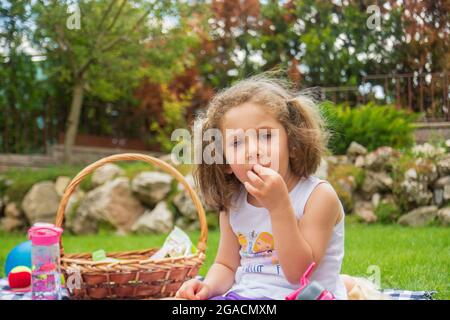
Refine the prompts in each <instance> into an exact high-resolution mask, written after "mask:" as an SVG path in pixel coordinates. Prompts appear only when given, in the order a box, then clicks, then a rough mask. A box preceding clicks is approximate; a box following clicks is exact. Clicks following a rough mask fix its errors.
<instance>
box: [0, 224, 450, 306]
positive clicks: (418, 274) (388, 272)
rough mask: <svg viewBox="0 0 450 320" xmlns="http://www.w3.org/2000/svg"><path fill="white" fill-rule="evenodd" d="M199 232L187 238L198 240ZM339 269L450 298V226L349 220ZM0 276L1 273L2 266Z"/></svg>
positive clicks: (90, 246) (112, 240) (91, 244)
mask: <svg viewBox="0 0 450 320" xmlns="http://www.w3.org/2000/svg"><path fill="white" fill-rule="evenodd" d="M197 235H198V234H197V233H195V232H194V233H192V234H191V239H193V240H196V239H197ZM164 238H165V236H161V235H153V236H149V235H130V236H126V237H123V236H116V235H112V234H111V233H108V232H101V233H100V234H98V235H90V236H69V235H67V236H65V237H64V246H65V250H66V252H70V253H73V252H83V251H94V250H97V249H100V248H103V249H105V250H106V251H122V250H134V249H144V248H152V247H155V246H160V245H161V244H162V243H163V242H164ZM218 238H219V233H218V231H213V232H210V234H209V239H208V250H207V253H206V257H207V258H206V263H205V264H204V266H203V267H202V269H201V270H200V274H202V275H204V274H205V273H206V270H207V269H208V267H209V266H210V265H211V263H212V262H213V260H214V255H215V254H214V253H215V251H216V249H217V244H218ZM24 240H25V236H24V235H22V234H5V233H0V243H1V246H0V265H1V266H3V265H4V262H5V258H6V255H7V253H8V252H9V250H10V249H11V248H12V247H13V246H14V245H15V244H17V243H19V242H21V241H24ZM345 250H346V252H345V259H344V265H343V273H347V274H350V275H357V276H369V275H371V273H367V269H368V268H369V266H372V265H375V266H378V267H379V269H380V271H381V286H382V287H383V288H401V289H407V290H437V291H438V293H437V295H436V296H435V297H436V298H438V299H450V229H448V228H444V227H437V226H430V227H422V228H406V227H401V226H397V225H388V226H385V225H370V226H368V225H364V224H358V223H354V222H348V223H347V225H346V243H345ZM0 275H1V276H4V270H3V267H2V268H1V270H0Z"/></svg>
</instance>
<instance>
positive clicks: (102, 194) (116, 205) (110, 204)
mask: <svg viewBox="0 0 450 320" xmlns="http://www.w3.org/2000/svg"><path fill="white" fill-rule="evenodd" d="M144 210H145V209H144V207H143V206H142V205H141V203H140V202H139V201H138V200H137V199H136V198H135V197H133V194H132V192H131V190H130V186H129V179H128V178H125V177H120V178H115V179H114V180H112V181H108V182H106V183H105V184H103V185H101V186H99V187H97V188H95V189H93V190H91V191H90V192H88V193H87V195H86V197H85V198H84V200H83V201H82V203H81V205H80V207H79V208H78V210H77V213H76V216H75V217H74V220H73V222H72V230H73V232H74V233H76V234H80V233H92V232H96V231H97V228H98V222H99V221H106V222H108V223H109V224H111V225H112V226H114V227H115V228H116V229H117V230H118V232H122V233H127V232H129V231H130V230H131V227H132V226H133V225H134V223H135V222H136V221H137V219H138V218H139V217H140V216H141V215H142V214H143V213H144Z"/></svg>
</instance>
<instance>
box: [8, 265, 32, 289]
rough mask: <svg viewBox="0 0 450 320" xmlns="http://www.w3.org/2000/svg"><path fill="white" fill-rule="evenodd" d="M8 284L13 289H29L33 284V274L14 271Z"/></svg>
mask: <svg viewBox="0 0 450 320" xmlns="http://www.w3.org/2000/svg"><path fill="white" fill-rule="evenodd" d="M8 282H9V287H10V288H11V289H20V288H26V287H29V286H30V284H31V272H29V271H26V270H24V271H18V272H15V271H14V269H13V270H11V272H10V273H9V275H8Z"/></svg>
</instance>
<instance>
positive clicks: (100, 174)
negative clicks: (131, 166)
mask: <svg viewBox="0 0 450 320" xmlns="http://www.w3.org/2000/svg"><path fill="white" fill-rule="evenodd" d="M123 175H124V171H123V170H122V168H120V167H119V166H118V165H116V164H114V163H107V164H105V165H103V166H101V167H100V168H98V169H96V170H95V171H94V172H93V173H92V178H91V181H92V185H93V186H95V187H97V186H100V185H102V184H104V183H105V182H107V181H111V180H113V179H114V178H117V177H120V176H123Z"/></svg>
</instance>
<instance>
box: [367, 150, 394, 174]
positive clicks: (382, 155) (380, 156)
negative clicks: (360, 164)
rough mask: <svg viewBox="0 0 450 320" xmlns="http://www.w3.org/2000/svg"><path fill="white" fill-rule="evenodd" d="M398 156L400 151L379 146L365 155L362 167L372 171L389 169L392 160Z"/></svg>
mask: <svg viewBox="0 0 450 320" xmlns="http://www.w3.org/2000/svg"><path fill="white" fill-rule="evenodd" d="M399 156H400V153H399V152H398V151H397V150H394V149H393V148H391V147H379V148H378V149H376V150H375V151H372V152H370V153H368V154H367V155H366V157H365V161H364V167H366V168H367V169H370V170H374V171H379V170H385V169H387V170H390V169H392V164H393V162H394V161H395V159H396V158H398V157H399Z"/></svg>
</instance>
